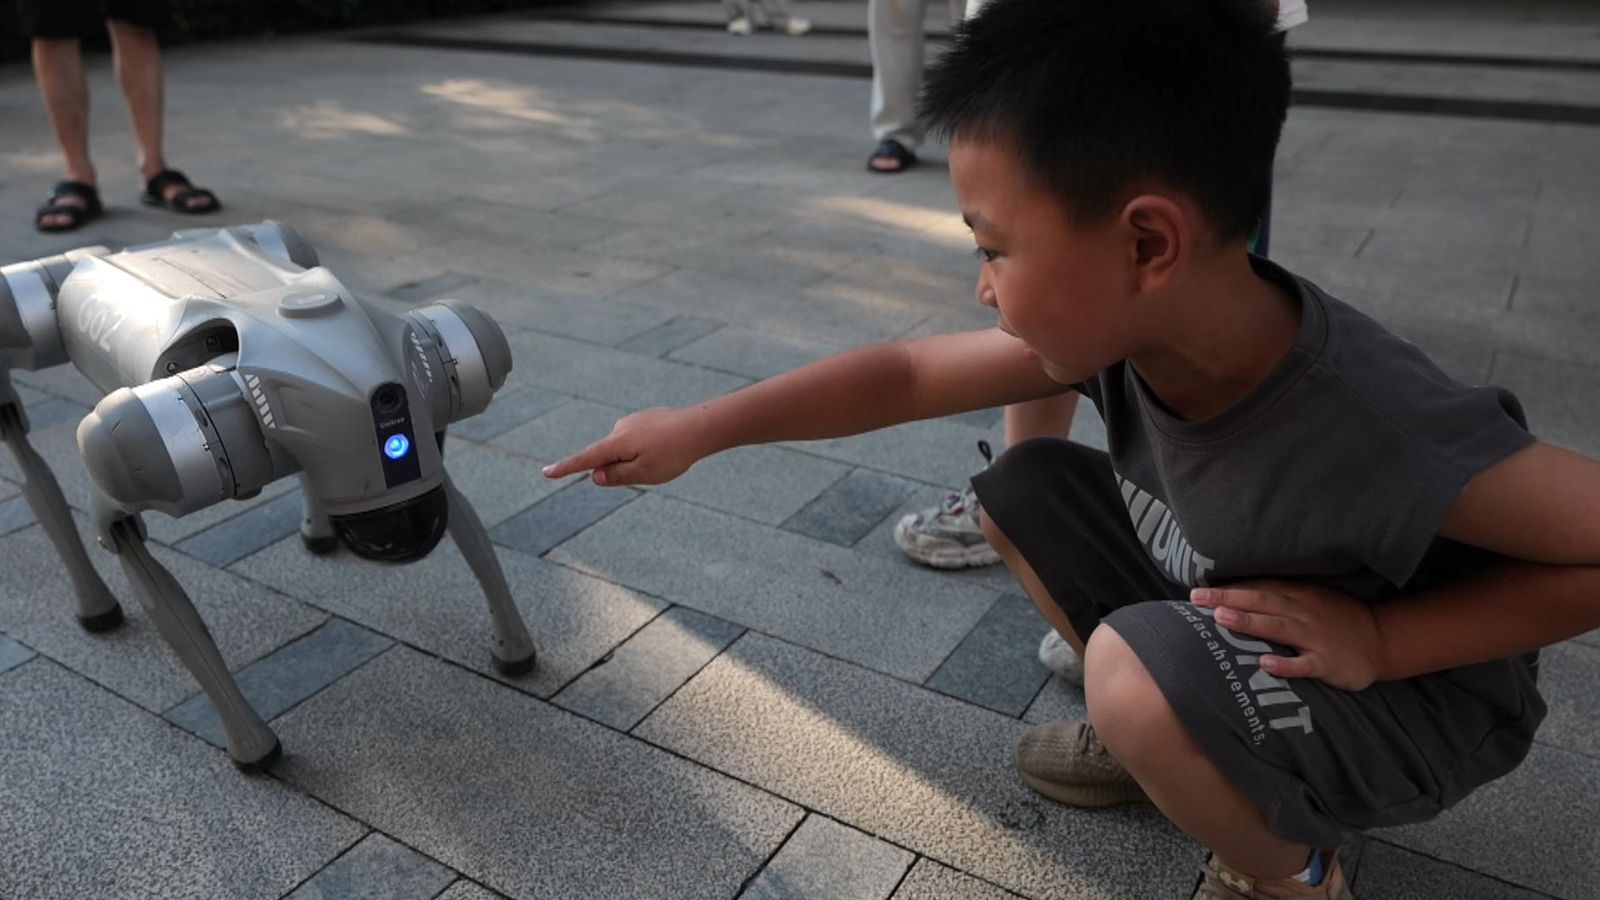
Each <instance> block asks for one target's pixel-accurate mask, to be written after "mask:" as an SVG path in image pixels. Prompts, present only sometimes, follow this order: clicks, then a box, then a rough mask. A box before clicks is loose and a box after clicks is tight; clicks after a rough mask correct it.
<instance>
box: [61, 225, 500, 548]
mask: <svg viewBox="0 0 1600 900" xmlns="http://www.w3.org/2000/svg"><path fill="white" fill-rule="evenodd" d="M308 257H309V258H308ZM60 305H61V312H62V315H61V316H60V319H61V321H62V322H63V323H67V324H66V325H65V326H64V328H63V332H64V334H63V337H64V339H65V340H66V341H67V342H68V344H69V346H70V347H71V348H72V351H73V352H72V357H73V359H74V360H75V361H77V362H78V364H79V367H80V369H82V370H83V371H84V372H85V374H87V375H89V377H90V378H91V380H96V381H97V382H101V381H104V382H107V383H106V384H102V387H107V388H108V389H109V388H110V387H111V386H112V385H118V386H120V385H123V384H129V383H135V384H137V383H138V382H139V381H140V380H142V379H141V378H140V377H129V375H130V373H145V374H144V375H143V378H151V377H155V378H158V380H156V381H151V382H149V383H146V384H138V386H136V387H133V388H119V389H117V390H113V391H112V393H110V394H109V395H108V396H107V397H106V398H105V400H103V401H101V403H100V405H99V406H97V407H96V408H95V411H94V412H93V413H91V414H90V415H89V416H88V417H87V418H86V419H85V420H84V422H83V424H82V426H81V427H80V428H79V444H80V447H81V449H82V450H83V455H84V460H85V463H86V464H87V465H88V467H89V468H90V471H91V472H92V473H93V474H94V476H95V479H96V481H97V482H99V483H100V486H101V487H102V489H104V490H105V491H106V493H107V494H108V495H110V496H111V497H112V498H113V499H115V500H117V501H119V502H122V503H125V504H128V505H130V506H137V507H139V508H153V509H158V510H161V511H164V512H167V513H169V514H172V515H183V514H185V513H187V512H192V511H193V510H195V509H199V508H201V507H204V506H209V505H210V504H212V503H216V502H218V501H220V500H222V499H226V498H229V497H241V496H249V495H251V494H252V493H254V492H255V491H258V490H259V489H260V488H261V487H262V486H263V485H265V484H267V483H270V482H271V481H274V480H276V479H278V478H281V477H283V476H285V475H287V474H290V473H292V472H294V471H295V470H297V469H298V470H300V471H301V472H303V473H304V476H305V486H306V488H307V489H308V490H310V491H312V492H313V493H314V494H315V497H316V499H317V500H318V501H319V502H320V504H321V505H322V506H323V508H325V509H326V511H327V513H328V516H329V519H330V520H331V522H332V524H333V526H334V529H335V531H336V532H337V533H338V535H339V537H340V538H341V540H342V541H343V542H344V543H345V545H346V546H348V547H349V548H350V549H351V550H352V551H353V552H355V553H357V554H359V555H361V556H363V557H366V558H369V559H376V560H383V561H388V562H408V561H411V560H415V559H420V558H422V557H423V556H426V555H427V554H428V552H429V551H431V550H432V549H433V547H434V546H435V545H436V544H437V543H438V542H439V540H440V538H441V537H442V536H443V535H444V533H445V530H446V526H447V523H448V517H449V502H448V498H447V496H446V491H445V488H444V480H443V479H444V469H443V465H442V462H441V452H442V448H441V444H440V441H439V437H440V436H441V435H442V432H443V430H444V427H445V426H446V425H447V424H448V423H449V422H452V421H456V420H458V419H461V418H465V417H466V416H469V415H473V414H475V413H477V412H480V411H482V409H483V408H484V407H485V406H487V405H488V403H489V400H490V398H491V397H492V396H493V394H494V392H495V390H496V389H498V388H499V387H500V385H501V384H503V383H504V381H505V377H506V374H507V373H508V372H509V371H510V369H511V353H510V348H509V346H508V345H507V343H506V339H505V335H504V334H503V333H502V332H501V331H500V329H499V327H498V326H496V325H495V324H494V322H493V321H492V320H490V319H489V318H488V317H486V316H484V315H483V314H482V313H480V312H478V311H477V310H475V309H473V308H472V307H470V306H466V305H465V304H459V303H455V302H453V301H445V302H443V303H438V304H434V305H431V306H427V307H424V308H421V309H417V310H414V311H411V312H409V313H404V314H395V313H391V312H388V311H386V310H384V309H381V308H379V307H377V306H376V305H374V304H372V303H369V302H367V301H364V300H361V299H360V298H357V297H355V296H354V295H353V294H352V293H351V292H350V291H348V290H347V289H346V288H345V287H344V286H343V285H342V284H340V283H339V281H338V280H337V279H336V278H334V277H333V275H332V274H331V273H329V272H328V271H327V270H326V269H323V268H318V267H316V259H315V256H314V255H313V254H311V251H310V250H309V248H308V247H306V246H305V244H304V243H303V242H301V241H300V240H299V238H298V236H296V235H295V234H294V233H293V232H292V231H290V230H288V229H287V228H285V227H284V226H281V225H277V224H274V223H267V224H265V225H261V226H254V227H253V228H249V229H244V228H239V229H220V230H216V231H211V230H207V231H201V232H192V233H180V234H179V235H177V236H175V237H174V239H173V240H171V241H166V242H163V243H160V244H154V245H150V246H146V247H137V248H131V249H129V250H126V251H124V252H122V253H118V254H114V255H109V256H104V257H97V258H94V259H89V260H86V261H85V262H83V263H81V264H80V265H79V266H78V267H77V268H76V269H75V270H74V271H73V274H72V275H71V276H70V277H69V278H68V279H67V280H66V282H65V284H64V285H63V286H62V290H61V293H60ZM107 321H115V322H116V323H117V324H116V326H115V327H109V326H107V325H106V322H107ZM96 347H103V348H104V351H103V352H100V353H98V354H97V353H96V352H95V350H96ZM85 360H92V361H91V362H89V363H87V364H86V362H85ZM162 375H165V376H166V377H160V376H162Z"/></svg>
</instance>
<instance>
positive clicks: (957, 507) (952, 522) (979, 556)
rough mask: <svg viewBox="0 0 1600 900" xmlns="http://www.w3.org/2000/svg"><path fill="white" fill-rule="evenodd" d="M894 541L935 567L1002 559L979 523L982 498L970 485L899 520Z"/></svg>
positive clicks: (912, 554)
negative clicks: (979, 501)
mask: <svg viewBox="0 0 1600 900" xmlns="http://www.w3.org/2000/svg"><path fill="white" fill-rule="evenodd" d="M894 542H895V544H897V545H898V546H899V547H900V549H901V550H903V551H905V554H906V555H907V556H909V557H911V558H912V559H914V560H916V561H917V562H919V563H922V564H923V565H925V566H932V567H934V568H935V569H965V568H969V567H971V566H992V565H994V564H995V563H997V562H999V561H1000V554H998V553H996V552H994V548H993V547H990V546H989V540H988V538H985V537H984V536H983V527H982V526H981V525H979V524H978V498H977V496H975V495H974V494H973V493H972V488H970V487H968V488H962V489H961V490H960V491H957V492H956V493H954V494H951V495H950V496H948V497H946V498H944V501H943V502H941V503H940V504H939V505H938V506H935V507H932V508H930V509H925V510H923V511H922V512H916V513H911V514H910V515H908V516H906V517H905V518H903V519H901V520H900V521H899V522H896V523H895V526H894Z"/></svg>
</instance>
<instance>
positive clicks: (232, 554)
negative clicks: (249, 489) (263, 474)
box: [177, 491, 304, 566]
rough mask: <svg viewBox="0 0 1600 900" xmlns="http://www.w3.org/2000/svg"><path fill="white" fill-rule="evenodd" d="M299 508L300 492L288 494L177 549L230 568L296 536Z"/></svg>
mask: <svg viewBox="0 0 1600 900" xmlns="http://www.w3.org/2000/svg"><path fill="white" fill-rule="evenodd" d="M302 506H303V501H302V499H301V496H300V492H299V491H291V492H290V493H287V494H284V495H282V496H280V497H277V498H275V499H274V500H272V501H271V502H269V503H264V504H262V505H260V506H257V507H255V508H253V509H249V510H246V511H245V512H243V513H240V514H239V515H237V516H235V517H234V518H232V519H229V520H227V521H226V522H223V523H221V524H220V525H214V526H212V527H211V528H208V529H206V530H205V531H202V532H200V533H199V534H196V535H195V536H193V537H190V538H187V539H185V540H183V541H180V542H179V543H178V544H177V549H178V550H180V551H182V552H183V553H186V554H188V555H189V556H192V557H194V558H195V559H198V560H200V561H202V562H207V563H210V564H211V565H213V566H227V565H231V564H232V563H234V562H237V561H238V560H241V559H243V558H245V557H246V556H249V555H250V554H252V553H254V552H256V551H257V550H260V549H261V548H262V547H265V546H267V545H268V544H273V543H276V542H278V541H280V540H282V539H283V538H286V537H288V536H289V535H291V534H299V532H300V520H301V519H302V518H303V515H304V514H303V511H302Z"/></svg>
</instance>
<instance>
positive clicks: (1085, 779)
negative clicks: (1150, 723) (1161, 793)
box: [1017, 719, 1147, 806]
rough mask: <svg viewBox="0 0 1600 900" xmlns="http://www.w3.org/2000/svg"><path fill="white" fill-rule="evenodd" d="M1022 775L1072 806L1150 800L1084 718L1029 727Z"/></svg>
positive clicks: (1021, 746) (1020, 755)
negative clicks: (1113, 757) (1112, 756)
mask: <svg viewBox="0 0 1600 900" xmlns="http://www.w3.org/2000/svg"><path fill="white" fill-rule="evenodd" d="M1017 774H1018V775H1021V776H1022V780H1023V781H1024V782H1027V785H1028V787H1031V788H1033V789H1034V790H1036V791H1038V792H1039V793H1041V794H1043V795H1045V796H1046V797H1049V798H1050V799H1052V800H1056V801H1059V802H1061V803H1065V804H1067V805H1068V806H1116V805H1117V804H1119V803H1143V802H1146V801H1147V798H1146V797H1145V795H1144V789H1143V788H1141V787H1139V782H1137V781H1134V780H1133V776H1132V775H1129V774H1128V770H1127V769H1124V768H1123V767H1122V764H1121V763H1119V762H1117V761H1116V760H1115V759H1112V758H1111V753H1110V752H1109V751H1107V750H1106V748H1105V746H1104V745H1103V744H1101V743H1100V739H1099V738H1098V737H1096V736H1095V733H1094V726H1093V725H1090V724H1089V722H1088V721H1087V720H1085V719H1076V720H1074V721H1071V722H1050V723H1048V724H1045V725H1035V726H1034V727H1033V728H1030V729H1028V733H1027V734H1024V735H1023V736H1022V740H1020V741H1018V742H1017Z"/></svg>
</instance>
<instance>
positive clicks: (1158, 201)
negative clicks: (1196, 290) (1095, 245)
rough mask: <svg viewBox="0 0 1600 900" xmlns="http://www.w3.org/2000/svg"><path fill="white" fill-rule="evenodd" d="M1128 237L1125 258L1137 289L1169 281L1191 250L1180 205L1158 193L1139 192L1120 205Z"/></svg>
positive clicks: (1149, 288)
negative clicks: (1129, 238) (1131, 269)
mask: <svg viewBox="0 0 1600 900" xmlns="http://www.w3.org/2000/svg"><path fill="white" fill-rule="evenodd" d="M1121 218H1122V224H1123V226H1124V228H1125V229H1126V231H1127V233H1128V234H1129V235H1130V237H1131V238H1132V245H1131V247H1130V249H1129V262H1130V263H1131V264H1132V266H1133V276H1134V278H1135V279H1136V281H1137V283H1138V285H1139V289H1140V290H1141V291H1143V292H1145V293H1151V292H1154V291H1159V290H1161V289H1162V288H1164V287H1166V286H1167V285H1168V284H1170V283H1171V282H1172V279H1173V278H1174V277H1175V276H1176V275H1177V272H1178V270H1179V268H1180V267H1181V265H1182V263H1183V262H1184V261H1185V260H1186V259H1187V258H1188V256H1189V252H1190V250H1191V246H1190V241H1191V239H1192V237H1193V235H1192V234H1191V232H1190V229H1189V217H1188V215H1186V214H1185V213H1184V210H1183V207H1181V206H1179V205H1178V204H1177V203H1175V202H1173V201H1172V200H1171V199H1170V198H1168V197H1163V196H1161V195H1160V194H1140V195H1139V196H1137V197H1134V198H1133V199H1132V200H1129V201H1128V203H1127V205H1126V206H1124V207H1123V208H1122V217H1121Z"/></svg>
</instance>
